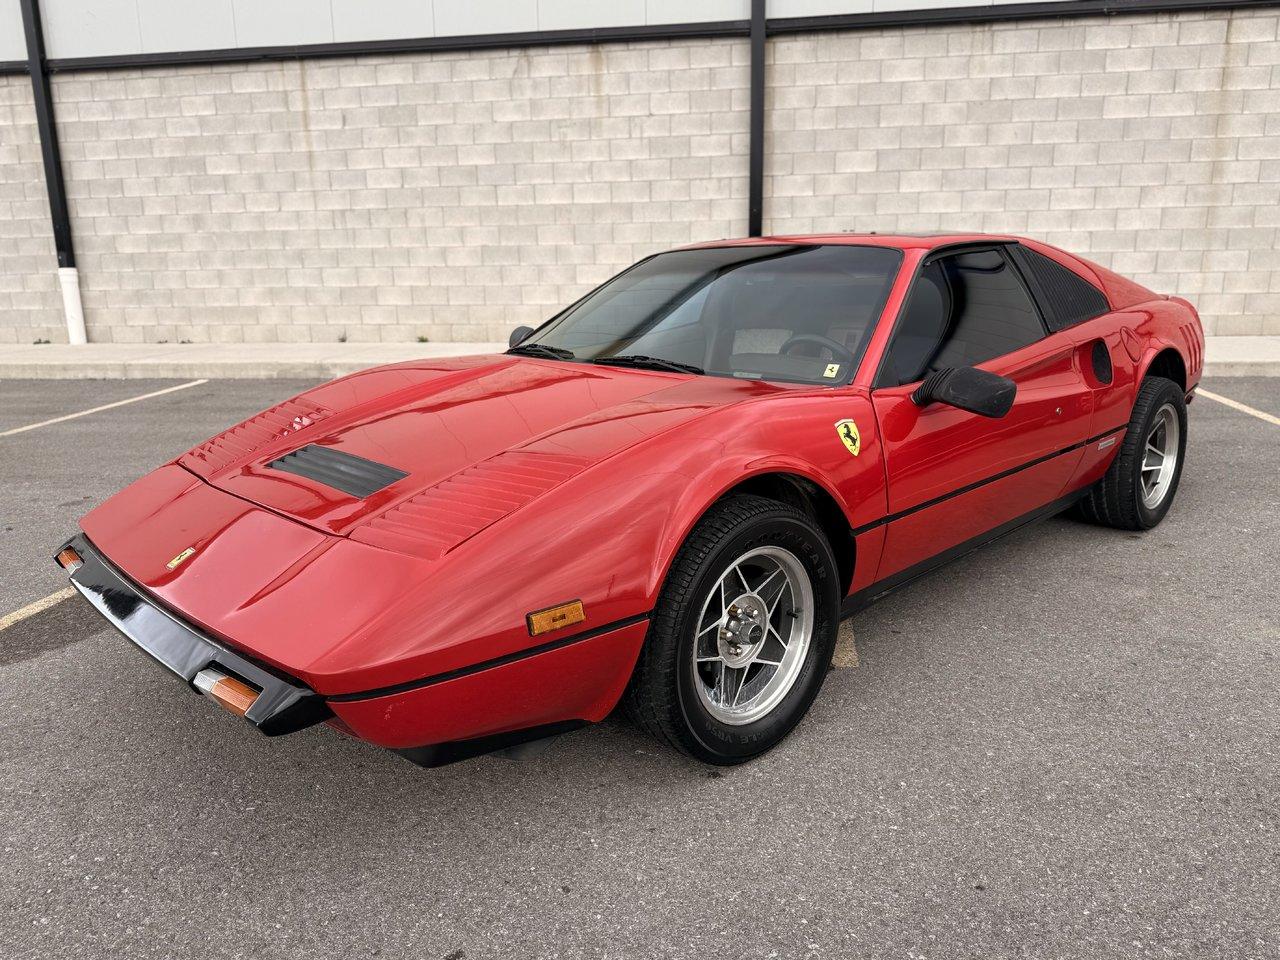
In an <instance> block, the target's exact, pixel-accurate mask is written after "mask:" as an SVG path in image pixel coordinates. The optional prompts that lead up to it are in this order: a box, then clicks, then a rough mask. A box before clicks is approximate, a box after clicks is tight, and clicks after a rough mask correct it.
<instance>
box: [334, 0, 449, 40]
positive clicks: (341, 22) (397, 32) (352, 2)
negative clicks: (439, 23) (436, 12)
mask: <svg viewBox="0 0 1280 960" xmlns="http://www.w3.org/2000/svg"><path fill="white" fill-rule="evenodd" d="M331 2H332V5H333V39H334V40H336V41H338V42H339V43H342V42H344V41H352V40H399V39H403V38H405V37H430V36H432V35H433V34H434V32H435V31H434V28H433V25H432V22H431V0H331Z"/></svg>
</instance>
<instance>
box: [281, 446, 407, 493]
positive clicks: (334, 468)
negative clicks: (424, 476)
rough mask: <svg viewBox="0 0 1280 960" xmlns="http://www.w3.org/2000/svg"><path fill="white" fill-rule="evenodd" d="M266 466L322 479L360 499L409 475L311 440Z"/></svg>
mask: <svg viewBox="0 0 1280 960" xmlns="http://www.w3.org/2000/svg"><path fill="white" fill-rule="evenodd" d="M267 466H268V467H269V468H270V469H272V470H280V471H283V472H284V473H292V474H294V475H296V476H299V477H306V478H307V479H308V480H314V481H316V482H317V483H323V484H324V485H325V486H326V487H333V488H334V489H335V490H341V491H342V492H343V493H348V494H350V495H351V496H353V497H359V498H360V499H361V500H363V499H364V498H365V497H368V496H371V495H372V494H375V493H377V492H378V491H379V490H382V489H383V488H384V487H389V486H391V484H393V483H395V482H396V481H397V480H403V479H404V478H405V477H407V476H408V475H409V474H407V473H405V472H404V471H403V470H397V469H396V468H395V467H388V466H387V465H386V464H385V463H377V462H376V461H373V460H366V459H365V458H364V457H357V456H354V455H353V454H350V453H343V452H342V451H341V450H334V449H333V448H332V447H321V446H319V445H317V444H314V443H309V444H307V445H306V446H305V447H302V448H301V449H299V450H294V451H293V452H292V453H286V454H285V455H284V456H283V457H280V458H278V459H276V460H272V461H271V462H270V463H269V464H267Z"/></svg>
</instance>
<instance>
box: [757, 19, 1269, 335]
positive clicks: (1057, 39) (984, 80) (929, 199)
mask: <svg viewBox="0 0 1280 960" xmlns="http://www.w3.org/2000/svg"><path fill="white" fill-rule="evenodd" d="M1278 25H1280V13H1278V12H1277V11H1276V10H1274V9H1272V10H1254V11H1245V10H1237V11H1234V12H1230V13H1227V12H1223V13H1214V14H1209V15H1204V14H1185V15H1178V16H1168V15H1160V16H1150V17H1115V18H1096V19H1087V20H1070V21H1062V22H1052V21H1045V22H1041V23H1034V24H1029V23H1023V24H1019V23H1010V24H999V25H990V26H976V27H939V28H930V29H915V30H885V31H875V32H858V33H842V34H825V35H811V36H796V37H779V38H776V39H773V40H771V41H770V45H769V55H770V74H769V78H770V85H769V93H770V105H769V109H768V110H767V112H766V117H767V122H768V127H767V137H766V162H765V170H766V174H767V179H766V183H765V193H766V201H765V216H766V223H765V230H766V232H768V231H773V232H779V233H792V232H797V233H798V232H811V231H830V230H880V231H889V230H910V231H921V230H923V231H928V230H937V229H954V228H961V229H977V230H984V231H1001V232H1005V231H1007V232H1013V233H1021V234H1029V235H1031V236H1035V237H1038V238H1041V239H1044V240H1046V241H1048V242H1050V243H1056V244H1059V245H1060V246H1063V247H1065V248H1066V249H1068V250H1072V251H1076V252H1079V253H1081V254H1084V255H1087V256H1089V257H1091V258H1093V259H1095V260H1097V261H1098V262H1100V263H1102V264H1104V265H1107V266H1110V267H1112V268H1113V269H1115V270H1117V271H1119V272H1120V273H1123V274H1126V275H1129V276H1132V277H1133V278H1134V279H1136V280H1138V281H1139V282H1141V283H1144V284H1147V285H1148V286H1150V287H1152V288H1153V289H1155V290H1157V291H1160V292H1168V293H1177V294H1181V295H1184V296H1187V297H1188V298H1190V299H1191V300H1193V301H1194V302H1195V303H1196V304H1197V305H1198V307H1199V309H1200V312H1201V314H1202V315H1203V317H1204V320H1205V325H1206V327H1207V328H1208V330H1209V332H1210V333H1215V334H1280V251H1278V250H1277V247H1280V42H1277V26H1278Z"/></svg>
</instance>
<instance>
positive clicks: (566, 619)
mask: <svg viewBox="0 0 1280 960" xmlns="http://www.w3.org/2000/svg"><path fill="white" fill-rule="evenodd" d="M585 619H587V614H586V611H584V610H583V609H582V601H581V600H570V601H569V602H568V603H561V604H559V605H557V606H554V607H547V609H545V610H535V611H534V612H533V613H530V614H528V615H526V616H525V620H526V621H527V622H528V624H529V636H531V637H536V636H537V635H538V634H540V633H549V632H550V631H552V630H559V629H560V628H561V627H569V626H572V625H573V624H575V623H581V622H582V621H583V620H585Z"/></svg>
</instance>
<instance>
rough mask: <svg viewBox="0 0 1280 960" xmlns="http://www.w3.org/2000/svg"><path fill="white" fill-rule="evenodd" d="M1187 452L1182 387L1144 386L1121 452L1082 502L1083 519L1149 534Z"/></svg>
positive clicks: (1159, 381)
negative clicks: (1143, 531)
mask: <svg viewBox="0 0 1280 960" xmlns="http://www.w3.org/2000/svg"><path fill="white" fill-rule="evenodd" d="M1186 448H1187V405H1186V399H1185V398H1184V397H1183V393H1182V388H1181V387H1179V386H1178V385H1177V384H1176V383H1174V382H1173V381H1172V380H1166V379H1165V378H1164V377H1148V378H1147V379H1146V380H1144V381H1142V386H1141V387H1140V388H1139V390H1138V399H1137V401H1136V402H1135V403H1134V405H1133V413H1132V414H1131V415H1130V418H1129V425H1128V429H1127V430H1126V432H1125V435H1124V439H1123V440H1122V441H1121V443H1120V450H1119V452H1118V453H1117V454H1116V458H1115V460H1113V461H1112V462H1111V466H1110V467H1109V468H1108V470H1107V473H1106V475H1105V476H1104V477H1103V478H1102V479H1101V480H1100V481H1098V483H1097V484H1096V485H1095V486H1094V487H1093V488H1092V489H1091V490H1090V491H1089V495H1088V496H1087V497H1085V499H1084V500H1082V501H1080V503H1079V505H1078V506H1077V508H1076V511H1077V514H1078V515H1079V516H1081V517H1082V518H1083V519H1085V520H1089V521H1091V522H1093V523H1099V524H1102V525H1104V526H1108V527H1116V528H1118V529H1121V530H1149V529H1151V528H1152V527H1154V526H1155V525H1156V524H1157V523H1159V522H1160V521H1161V520H1163V519H1164V515H1165V514H1166V513H1168V512H1169V507H1170V505H1171V504H1172V503H1173V498H1174V495H1175V494H1176V493H1177V492H1178V481H1179V480H1180V479H1181V477H1182V460H1183V455H1184V454H1185V452H1186Z"/></svg>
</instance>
